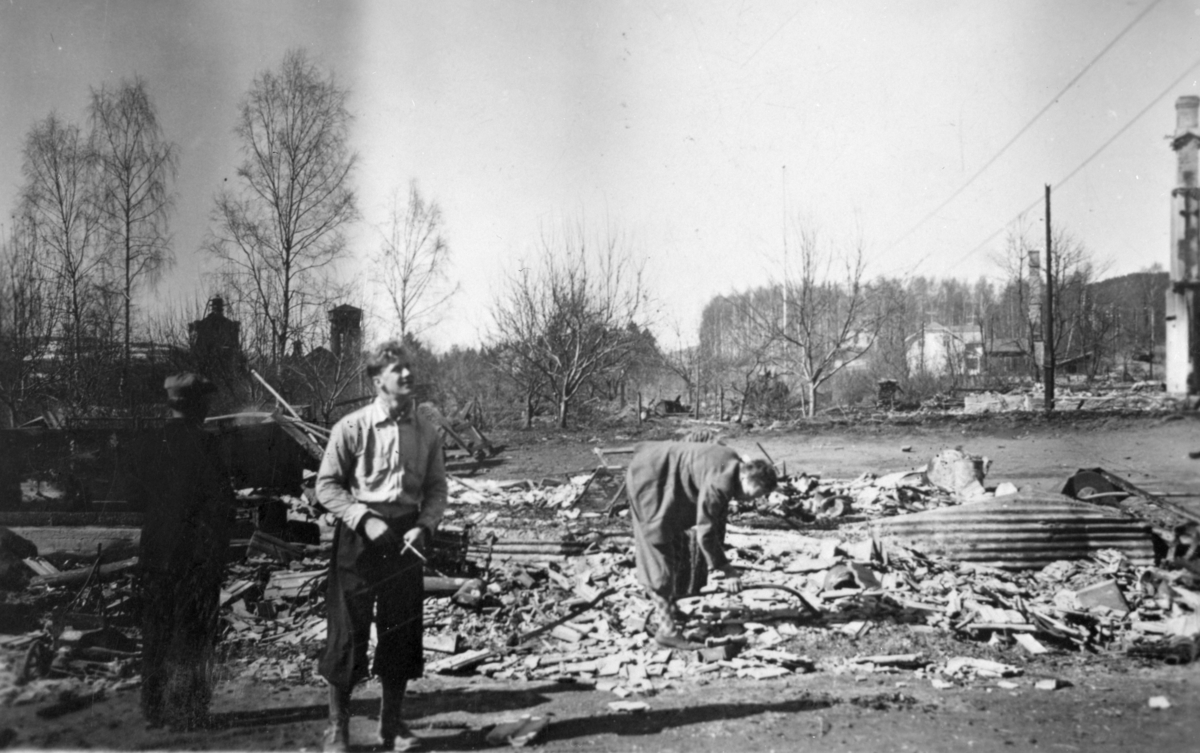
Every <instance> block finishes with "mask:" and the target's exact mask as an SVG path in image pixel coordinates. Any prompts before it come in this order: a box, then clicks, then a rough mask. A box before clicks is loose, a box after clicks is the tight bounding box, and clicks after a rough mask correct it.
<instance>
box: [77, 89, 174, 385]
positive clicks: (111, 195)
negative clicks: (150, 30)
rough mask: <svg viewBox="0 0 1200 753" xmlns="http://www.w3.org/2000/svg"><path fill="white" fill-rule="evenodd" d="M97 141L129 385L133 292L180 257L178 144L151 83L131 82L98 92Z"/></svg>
mask: <svg viewBox="0 0 1200 753" xmlns="http://www.w3.org/2000/svg"><path fill="white" fill-rule="evenodd" d="M89 113H90V115H91V121H92V147H93V149H94V150H95V154H96V159H97V164H98V170H99V175H98V180H99V191H100V193H99V197H98V198H99V202H98V207H99V209H100V218H101V221H102V223H103V227H104V235H105V239H106V241H107V244H108V246H109V259H110V261H111V262H112V263H113V265H114V266H115V268H116V269H117V270H118V274H117V277H118V281H119V286H120V287H119V290H120V296H121V304H122V309H123V311H122V313H123V319H124V321H123V323H122V327H121V334H122V342H121V363H122V387H124V383H125V381H127V380H128V372H129V357H130V356H129V342H130V333H131V331H132V312H133V297H134V293H135V292H136V291H137V289H138V288H139V287H140V286H142V285H153V284H155V283H157V282H158V279H159V275H160V273H161V272H162V271H163V270H164V269H165V268H166V267H167V266H169V265H170V263H171V262H172V256H171V250H170V236H169V233H168V230H167V221H168V218H169V216H170V213H171V210H172V208H173V205H174V197H173V196H172V194H171V191H170V183H171V181H172V180H173V179H174V178H175V174H176V169H177V166H178V151H179V150H178V147H177V146H176V145H175V144H173V143H171V142H169V141H167V140H166V139H165V138H164V136H163V132H162V127H161V126H160V125H159V122H158V113H157V111H156V110H155V107H154V103H153V102H151V101H150V95H149V94H148V93H147V91H146V82H145V81H144V80H143V79H141V78H140V77H134V79H133V80H132V81H130V80H123V81H122V82H121V83H120V85H118V86H116V87H114V88H108V87H104V86H102V87H100V89H99V90H95V89H93V90H92V101H91V105H90V107H89Z"/></svg>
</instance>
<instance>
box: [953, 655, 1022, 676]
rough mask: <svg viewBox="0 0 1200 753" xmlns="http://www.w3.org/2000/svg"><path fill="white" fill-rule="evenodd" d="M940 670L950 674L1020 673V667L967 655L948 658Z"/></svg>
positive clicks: (1004, 674) (990, 674)
mask: <svg viewBox="0 0 1200 753" xmlns="http://www.w3.org/2000/svg"><path fill="white" fill-rule="evenodd" d="M942 672H943V674H946V675H950V676H953V675H966V674H976V675H979V676H981V677H1014V676H1016V675H1019V674H1021V670H1020V668H1018V667H1014V666H1012V665H1011V664H1001V663H1000V662H997V661H989V660H987V659H973V658H971V657H967V656H956V657H954V658H952V659H950V660H949V661H947V662H946V667H945V669H943V670H942Z"/></svg>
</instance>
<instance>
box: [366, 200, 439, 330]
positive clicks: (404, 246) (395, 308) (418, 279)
mask: <svg viewBox="0 0 1200 753" xmlns="http://www.w3.org/2000/svg"><path fill="white" fill-rule="evenodd" d="M381 235H382V236H383V242H382V244H381V245H380V248H379V252H378V254H377V255H376V257H375V266H376V269H377V270H378V274H379V277H378V278H377V279H378V282H379V284H380V285H382V286H383V289H384V291H386V293H387V296H388V300H389V301H390V302H391V304H392V313H393V314H395V316H396V327H397V330H398V331H397V334H398V335H399V336H400V337H404V336H405V335H407V334H409V333H412V334H414V335H415V334H420V333H421V332H422V331H423V330H424V329H426V328H428V327H429V326H432V325H434V324H436V323H437V322H438V320H439V319H440V313H441V308H442V306H444V305H445V303H446V302H447V301H448V300H449V299H450V298H451V297H452V296H453V295H454V294H455V293H456V292H458V285H450V284H449V281H448V279H447V275H446V268H447V265H448V264H449V261H450V246H449V245H448V244H447V243H446V239H445V238H444V237H443V236H442V208H441V207H440V206H438V203H437V202H436V201H429V202H427V201H426V200H425V197H423V196H422V195H421V191H420V189H419V188H418V187H417V182H416V181H415V180H414V181H411V182H410V183H409V184H408V198H407V200H406V201H405V202H404V203H403V204H401V201H400V194H399V192H398V191H397V192H396V193H394V194H393V195H392V207H391V212H390V214H389V217H388V221H387V225H386V227H385V228H384V229H383V230H382V231H381Z"/></svg>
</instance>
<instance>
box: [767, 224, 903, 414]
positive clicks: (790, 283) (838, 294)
mask: <svg viewBox="0 0 1200 753" xmlns="http://www.w3.org/2000/svg"><path fill="white" fill-rule="evenodd" d="M794 237H795V238H796V241H797V242H796V243H795V244H793V245H794V248H791V249H788V250H787V251H786V253H787V269H786V270H785V272H784V277H783V284H782V285H781V286H780V289H779V295H778V296H777V299H776V300H773V301H764V302H756V303H755V304H754V305H751V306H748V307H746V309H745V312H746V315H747V316H748V317H749V318H750V320H751V321H753V322H754V323H755V325H756V326H757V327H758V329H759V332H760V333H763V334H765V335H768V336H769V337H770V339H772V340H774V341H775V342H776V344H777V355H776V357H777V358H778V359H779V361H780V362H781V363H783V364H786V365H787V366H788V367H789V369H790V370H791V371H793V372H794V373H795V374H796V376H798V377H799V378H800V380H801V383H802V386H803V388H804V390H805V395H804V398H805V400H804V408H805V413H806V414H807V415H809V416H812V415H813V414H814V413H815V411H816V397H817V391H818V390H819V389H820V387H821V385H823V384H825V383H826V382H828V381H829V380H830V379H831V378H833V377H834V376H835V375H836V374H837V373H838V372H840V371H841V370H842V369H844V368H846V367H847V366H849V365H850V364H852V363H854V362H855V361H857V360H859V359H860V358H862V357H863V356H864V355H866V354H867V352H868V351H869V350H870V349H871V347H872V346H873V345H874V344H875V338H876V337H877V336H878V334H879V329H880V327H881V326H882V323H883V322H884V320H885V318H886V315H887V311H886V307H885V306H883V305H882V302H883V301H886V298H885V297H879V296H875V295H874V290H873V288H872V287H871V286H870V285H869V284H868V282H867V280H866V260H865V257H864V253H863V243H862V241H861V239H857V240H855V241H854V242H852V243H851V244H850V245H849V247H848V248H846V249H844V250H842V251H840V252H839V251H836V250H834V249H831V248H828V247H827V246H822V245H821V244H820V243H819V239H818V234H817V232H816V230H815V229H814V228H813V227H812V226H811V225H809V224H800V225H798V226H797V229H796V231H795V233H794Z"/></svg>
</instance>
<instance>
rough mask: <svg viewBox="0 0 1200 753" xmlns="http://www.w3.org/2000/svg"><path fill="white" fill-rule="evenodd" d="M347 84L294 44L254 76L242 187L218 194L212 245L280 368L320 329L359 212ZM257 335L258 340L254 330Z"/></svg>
mask: <svg viewBox="0 0 1200 753" xmlns="http://www.w3.org/2000/svg"><path fill="white" fill-rule="evenodd" d="M348 96H349V92H348V90H347V89H346V88H345V87H343V86H341V85H340V84H339V83H338V82H337V81H336V80H335V79H334V77H333V76H332V74H330V75H326V74H324V73H323V72H322V71H321V70H320V69H318V68H317V66H316V65H315V64H314V63H312V62H310V61H309V59H308V57H307V55H306V54H305V53H304V51H303V50H291V51H289V52H288V53H287V54H286V55H285V56H284V58H283V63H282V65H281V66H280V68H279V70H277V71H263V72H261V73H259V74H258V76H256V77H255V79H254V82H253V84H252V85H251V87H250V91H249V92H247V94H246V96H245V97H244V98H243V99H242V102H241V106H240V109H239V117H238V121H237V126H236V127H235V128H234V133H236V134H237V136H238V138H239V139H240V140H241V151H242V156H243V161H242V163H241V165H240V166H239V167H238V169H237V177H238V179H239V180H240V181H241V185H240V188H239V189H238V190H237V191H224V192H222V193H221V194H220V195H218V196H217V199H216V209H215V212H214V220H215V222H216V229H215V230H214V233H213V237H212V239H211V241H210V243H209V245H208V247H209V250H210V251H211V252H212V253H213V254H215V255H216V256H217V258H219V259H220V260H221V261H222V263H223V272H224V281H225V284H226V286H227V289H228V290H230V291H231V293H232V294H233V297H234V299H235V300H240V301H243V302H245V303H246V304H248V305H249V306H251V307H252V309H251V310H252V311H253V314H254V317H255V318H256V320H257V322H254V323H252V325H253V324H258V325H259V326H261V327H262V328H263V329H264V330H265V334H266V336H267V337H268V338H269V345H268V347H269V352H268V353H266V354H264V355H266V356H267V357H268V359H269V362H270V365H271V366H272V368H276V367H278V365H279V364H280V362H281V361H282V359H283V357H284V355H285V354H286V353H287V350H288V345H289V343H290V342H291V340H292V339H293V337H294V331H295V330H301V331H303V330H304V329H305V328H309V327H319V326H320V322H321V321H322V317H323V316H324V311H325V307H326V304H327V303H328V302H329V301H331V300H334V299H335V296H334V295H331V294H330V286H329V285H328V283H329V280H330V278H331V275H332V273H333V271H334V270H333V266H334V264H335V262H336V261H337V260H338V259H340V258H341V257H342V256H343V255H344V253H345V236H344V229H345V227H346V225H347V224H348V223H350V222H352V221H353V220H354V219H356V218H357V216H358V212H357V209H356V207H355V197H354V191H353V189H352V186H351V181H350V177H351V175H352V173H353V170H354V167H355V164H356V163H357V161H358V157H357V155H356V154H355V153H353V152H352V151H351V150H350V148H349V144H348V140H349V128H350V122H351V119H352V117H351V115H350V111H349V110H348V109H347V107H346V101H347V98H348ZM250 339H253V335H252V336H251V338H250Z"/></svg>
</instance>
